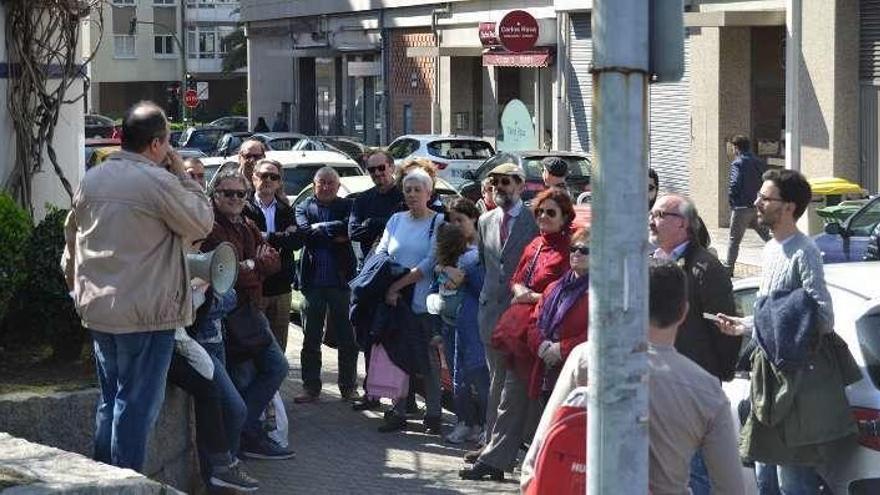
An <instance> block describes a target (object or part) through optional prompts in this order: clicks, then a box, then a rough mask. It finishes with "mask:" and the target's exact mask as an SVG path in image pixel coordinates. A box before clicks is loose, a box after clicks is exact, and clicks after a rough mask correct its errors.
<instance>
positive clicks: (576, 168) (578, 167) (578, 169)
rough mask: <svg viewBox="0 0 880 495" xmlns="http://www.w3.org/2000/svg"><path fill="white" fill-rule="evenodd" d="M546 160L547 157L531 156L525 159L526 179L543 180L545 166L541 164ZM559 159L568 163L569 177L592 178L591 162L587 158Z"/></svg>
mask: <svg viewBox="0 0 880 495" xmlns="http://www.w3.org/2000/svg"><path fill="white" fill-rule="evenodd" d="M544 158H546V156H529V157H525V158H523V160H522V164H523V168H524V169H525V172H526V177H528V178H530V179H540V178H541V173H542V172H543V169H544V166H543V165H542V164H541V160H543V159H544ZM559 158H562V159H563V160H565V161H566V163H568V175H569V177H589V176H590V162H589V161H588V160H587V159H586V158H580V157H576V156H561V157H559Z"/></svg>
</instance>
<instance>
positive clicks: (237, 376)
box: [229, 325, 290, 437]
mask: <svg viewBox="0 0 880 495" xmlns="http://www.w3.org/2000/svg"><path fill="white" fill-rule="evenodd" d="M266 332H269V326H268V325H266ZM270 335H271V333H270ZM289 368H290V366H289V365H288V364H287V358H285V357H284V354H283V353H282V352H281V347H279V346H278V343H277V342H275V337H272V343H271V344H269V345H267V346H266V347H265V348H264V349H263V350H262V351H260V352H259V353H257V355H256V356H254V358H253V359H250V360H247V361H243V362H241V363H238V364H235V365H232V366H231V367H230V368H229V375H230V377H231V378H232V381H233V383H235V387H236V388H237V389H238V391H239V392H240V393H241V398H242V399H244V403H245V405H246V406H247V417H246V419H245V422H244V427H243V428H242V434H244V435H245V436H250V437H255V436H259V435H262V434H263V427H262V425H261V423H260V414H262V413H263V410H264V409H266V406H267V405H269V402H271V401H272V397H273V396H274V395H275V392H277V391H278V389H279V388H281V384H282V383H283V382H284V379H285V378H287V371H288V370H289Z"/></svg>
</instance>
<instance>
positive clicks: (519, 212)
mask: <svg viewBox="0 0 880 495" xmlns="http://www.w3.org/2000/svg"><path fill="white" fill-rule="evenodd" d="M489 177H490V178H491V179H492V183H493V186H494V188H495V191H494V199H495V204H496V205H497V207H496V208H495V209H494V210H490V211H488V212H486V213H484V214H483V215H481V216H480V220H479V223H478V229H479V233H480V239H479V250H480V260H481V262H482V264H483V266H484V267H485V269H486V276H485V278H484V280H483V289H482V291H481V292H480V310H479V316H478V324H479V327H480V340H482V341H483V345H485V346H486V361H487V362H488V365H489V379H490V386H489V402H488V404H487V407H486V425H485V431H486V443H488V442H489V435H491V432H492V428H493V426H494V425H495V419H496V417H497V414H498V405H499V403H500V402H501V391H502V389H503V388H504V380H505V378H506V376H507V366H506V365H505V364H504V356H503V355H501V354H499V353H498V352H496V351H495V350H494V349H493V348H492V346H491V344H490V342H491V340H492V331H493V330H494V329H495V324H496V323H497V322H498V318H499V317H500V316H501V314H502V313H503V312H504V311H505V310H506V309H507V308H508V307H509V306H510V301H511V299H512V298H513V293H511V291H510V279H511V277H513V272H514V271H516V266H517V264H518V263H519V258H520V256H522V252H523V249H525V247H526V245H527V244H528V243H529V242H530V241H531V240H532V239H534V238H535V236H536V235H537V234H538V224H537V223H536V222H535V217H534V215H533V214H532V212H531V210H529V209H528V208H526V207H525V206H524V205H523V202H522V199H520V195H521V194H522V190H523V187H524V186H525V173H524V172H523V170H522V169H521V168H520V167H519V166H517V165H515V164H513V163H505V164H502V165H499V166H497V167H495V168H494V169H492V171H491V172H489ZM479 452H480V451H479V450H477V451H473V452H468V454H467V455H466V456H465V459H466V460H469V461H473V460H475V459H476V458H477V457H478V456H479Z"/></svg>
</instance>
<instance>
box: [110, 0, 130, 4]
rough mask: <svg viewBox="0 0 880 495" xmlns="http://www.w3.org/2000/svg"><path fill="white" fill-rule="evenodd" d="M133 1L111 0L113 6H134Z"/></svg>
mask: <svg viewBox="0 0 880 495" xmlns="http://www.w3.org/2000/svg"><path fill="white" fill-rule="evenodd" d="M134 4H135V2H134V0H113V5H134Z"/></svg>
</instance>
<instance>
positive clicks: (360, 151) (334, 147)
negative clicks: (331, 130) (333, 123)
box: [292, 136, 369, 165]
mask: <svg viewBox="0 0 880 495" xmlns="http://www.w3.org/2000/svg"><path fill="white" fill-rule="evenodd" d="M292 149H294V150H324V151H337V152H339V153H344V154H346V155H348V157H349V158H351V159H352V160H354V161H356V162H358V163H360V164H361V165H363V164H362V163H361V159H363V156H364V154H365V153H366V152H367V150H368V149H369V147H368V146H365V145H364V144H363V143H359V142H357V141H355V140H354V139H351V138H346V137H338V136H309V137H308V138H307V139H303V140H301V141H299V142H298V143H296V144H295V145H293V148H292Z"/></svg>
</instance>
